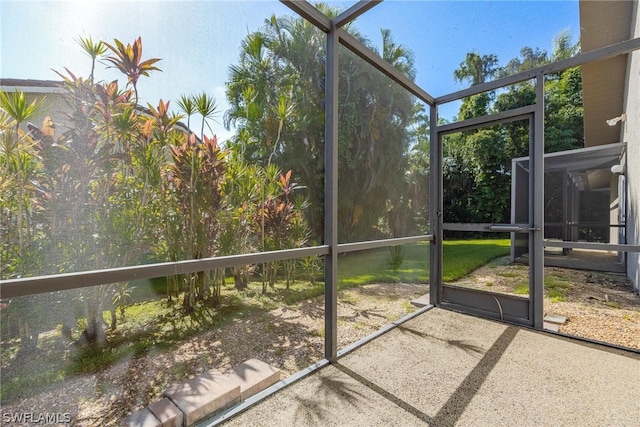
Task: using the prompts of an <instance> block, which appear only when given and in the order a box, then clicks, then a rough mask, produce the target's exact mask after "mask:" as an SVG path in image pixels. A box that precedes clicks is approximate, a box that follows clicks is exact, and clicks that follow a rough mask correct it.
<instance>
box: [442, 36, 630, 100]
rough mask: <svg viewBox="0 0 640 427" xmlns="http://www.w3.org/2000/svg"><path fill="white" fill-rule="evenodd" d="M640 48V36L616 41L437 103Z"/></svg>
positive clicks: (479, 86) (472, 88)
mask: <svg viewBox="0 0 640 427" xmlns="http://www.w3.org/2000/svg"><path fill="white" fill-rule="evenodd" d="M637 49H640V38H636V39H631V40H626V41H623V42H620V43H615V44H612V45H609V46H605V47H603V48H600V49H595V50H592V51H589V52H585V53H581V54H579V55H576V56H574V57H571V58H568V59H564V60H562V61H556V62H553V63H551V64H546V65H542V66H540V67H536V68H532V69H530V70H527V71H523V72H521V73H518V74H514V75H512V76H508V77H504V78H501V79H497V80H494V81H491V82H487V83H481V84H478V85H475V86H472V87H470V88H468V89H463V90H460V91H458V92H453V93H450V94H447V95H444V96H439V97H437V98H436V104H445V103H447V102H452V101H457V100H459V99H462V98H466V97H468V96H472V95H477V94H479V93H484V92H489V91H492V90H495V89H499V88H501V87H504V86H510V85H513V84H516V83H521V82H523V81H526V80H531V79H534V78H536V76H537V75H538V74H543V75H547V74H552V73H557V72H560V71H564V70H566V69H568V68H573V67H578V66H580V65H584V64H586V63H589V62H594V61H601V60H603V59H608V58H612V57H614V56H618V55H622V54H625V53H629V52H632V51H634V50H637Z"/></svg>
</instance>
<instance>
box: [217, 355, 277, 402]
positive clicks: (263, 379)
mask: <svg viewBox="0 0 640 427" xmlns="http://www.w3.org/2000/svg"><path fill="white" fill-rule="evenodd" d="M280 374H281V372H280V370H278V369H276V368H274V367H273V366H271V365H269V364H267V363H265V362H263V361H261V360H258V359H249V360H247V361H246V362H244V363H241V364H240V365H238V366H236V367H235V368H233V372H232V373H231V374H229V378H230V379H232V380H233V381H235V382H236V383H237V384H239V385H240V399H241V400H245V399H247V398H248V397H251V396H253V395H254V394H256V393H259V392H261V391H262V390H264V389H266V388H267V387H269V386H271V385H273V384H275V383H277V382H278V381H280Z"/></svg>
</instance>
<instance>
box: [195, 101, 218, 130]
mask: <svg viewBox="0 0 640 427" xmlns="http://www.w3.org/2000/svg"><path fill="white" fill-rule="evenodd" d="M193 102H194V104H195V107H196V110H197V111H198V113H199V114H200V115H201V116H202V127H201V128H200V139H201V140H204V125H205V123H206V125H207V127H208V128H209V131H211V127H210V126H209V123H207V120H208V119H210V118H212V117H213V116H214V114H215V113H216V112H217V111H218V105H217V104H216V100H215V98H213V97H210V96H209V95H207V94H206V93H205V92H202V93H201V94H200V95H198V96H194V98H193Z"/></svg>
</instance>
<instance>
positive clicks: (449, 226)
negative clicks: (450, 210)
mask: <svg viewBox="0 0 640 427" xmlns="http://www.w3.org/2000/svg"><path fill="white" fill-rule="evenodd" d="M491 227H510V228H514V229H515V228H519V229H521V230H517V231H513V230H507V229H502V230H500V229H498V228H495V229H492V228H491ZM529 227H530V225H529V224H492V223H476V224H472V223H455V222H445V223H443V224H442V229H443V230H447V231H481V232H491V233H516V232H517V233H527V232H529Z"/></svg>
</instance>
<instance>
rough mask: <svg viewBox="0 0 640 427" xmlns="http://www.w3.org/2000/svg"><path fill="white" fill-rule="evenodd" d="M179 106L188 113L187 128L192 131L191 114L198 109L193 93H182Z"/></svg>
mask: <svg viewBox="0 0 640 427" xmlns="http://www.w3.org/2000/svg"><path fill="white" fill-rule="evenodd" d="M178 108H180V110H182V112H183V113H185V114H186V115H187V129H188V132H191V116H193V115H194V114H195V112H196V111H197V108H196V103H195V101H194V96H193V95H189V96H187V95H181V96H180V100H179V101H178Z"/></svg>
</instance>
